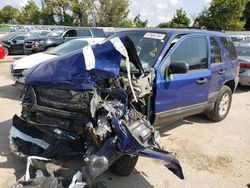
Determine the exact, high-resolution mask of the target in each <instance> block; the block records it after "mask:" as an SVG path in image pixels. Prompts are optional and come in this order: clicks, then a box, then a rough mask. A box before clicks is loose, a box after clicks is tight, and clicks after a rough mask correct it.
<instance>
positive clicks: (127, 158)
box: [109, 155, 139, 176]
mask: <svg viewBox="0 0 250 188" xmlns="http://www.w3.org/2000/svg"><path fill="white" fill-rule="evenodd" d="M138 158H139V157H138V156H132V155H123V156H122V157H120V158H119V159H118V160H117V161H116V162H115V163H114V164H112V165H111V166H110V167H109V170H110V171H111V172H112V173H113V174H116V175H118V176H128V175H130V174H131V173H132V171H133V170H134V168H135V165H136V163H137V161H138Z"/></svg>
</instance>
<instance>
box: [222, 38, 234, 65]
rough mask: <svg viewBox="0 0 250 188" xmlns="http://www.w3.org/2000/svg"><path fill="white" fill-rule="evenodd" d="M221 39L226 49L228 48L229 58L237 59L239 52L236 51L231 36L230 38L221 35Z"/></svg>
mask: <svg viewBox="0 0 250 188" xmlns="http://www.w3.org/2000/svg"><path fill="white" fill-rule="evenodd" d="M220 40H221V42H222V44H223V46H224V47H225V49H226V50H227V53H228V57H229V59H230V60H236V59H237V54H236V51H235V47H234V44H233V42H232V41H231V40H230V38H228V37H220Z"/></svg>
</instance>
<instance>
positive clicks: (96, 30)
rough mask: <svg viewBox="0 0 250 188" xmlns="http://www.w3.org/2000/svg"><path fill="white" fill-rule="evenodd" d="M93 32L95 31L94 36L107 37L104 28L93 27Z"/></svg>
mask: <svg viewBox="0 0 250 188" xmlns="http://www.w3.org/2000/svg"><path fill="white" fill-rule="evenodd" d="M91 32H92V33H93V35H94V37H105V33H104V31H103V29H91Z"/></svg>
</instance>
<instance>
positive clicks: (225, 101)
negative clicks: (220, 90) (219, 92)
mask: <svg viewBox="0 0 250 188" xmlns="http://www.w3.org/2000/svg"><path fill="white" fill-rule="evenodd" d="M229 104H230V96H229V94H228V93H224V95H223V96H222V98H221V101H220V104H219V114H220V116H224V115H225V114H226V113H227V111H228V108H229Z"/></svg>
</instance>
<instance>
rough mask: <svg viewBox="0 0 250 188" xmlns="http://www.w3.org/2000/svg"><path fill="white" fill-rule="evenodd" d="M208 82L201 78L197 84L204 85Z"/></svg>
mask: <svg viewBox="0 0 250 188" xmlns="http://www.w3.org/2000/svg"><path fill="white" fill-rule="evenodd" d="M207 81H208V80H207V79H206V78H200V79H199V80H197V81H196V83H197V84H204V83H206V82H207Z"/></svg>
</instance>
